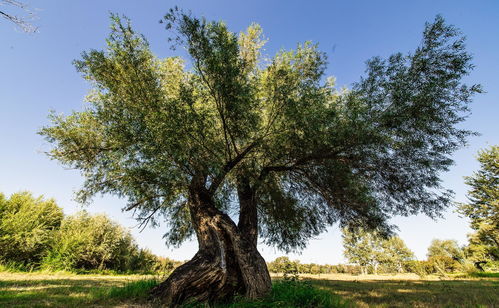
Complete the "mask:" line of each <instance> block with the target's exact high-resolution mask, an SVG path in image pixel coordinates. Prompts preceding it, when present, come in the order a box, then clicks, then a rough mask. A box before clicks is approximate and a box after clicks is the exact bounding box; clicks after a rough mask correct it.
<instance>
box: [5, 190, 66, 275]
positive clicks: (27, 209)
mask: <svg viewBox="0 0 499 308" xmlns="http://www.w3.org/2000/svg"><path fill="white" fill-rule="evenodd" d="M62 219H63V212H62V209H61V208H60V207H58V206H57V204H56V203H55V201H54V200H53V199H49V200H45V199H43V196H40V197H38V198H35V197H33V195H32V194H31V193H29V192H20V193H15V194H13V195H12V196H11V197H10V198H9V199H6V198H5V197H4V195H3V194H0V261H1V262H2V263H9V264H13V263H16V264H17V265H16V266H17V267H23V266H24V267H30V268H32V267H36V266H37V265H38V264H39V262H40V261H41V260H42V258H43V257H44V256H45V255H46V254H47V250H48V249H49V248H50V246H51V244H52V239H53V237H54V232H56V230H57V228H59V225H60V224H61V221H62Z"/></svg>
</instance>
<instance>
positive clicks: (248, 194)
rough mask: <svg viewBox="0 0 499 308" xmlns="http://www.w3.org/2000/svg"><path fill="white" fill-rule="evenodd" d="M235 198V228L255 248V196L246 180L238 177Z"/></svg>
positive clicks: (256, 217)
mask: <svg viewBox="0 0 499 308" xmlns="http://www.w3.org/2000/svg"><path fill="white" fill-rule="evenodd" d="M237 196H238V199H239V222H238V223H237V227H238V228H239V230H241V233H243V234H245V236H246V238H247V239H248V240H249V241H250V242H251V243H253V245H254V246H255V247H256V245H257V243H258V214H257V208H256V194H255V191H254V189H253V188H252V187H251V185H250V182H249V179H248V178H246V177H240V178H239V179H238V185H237Z"/></svg>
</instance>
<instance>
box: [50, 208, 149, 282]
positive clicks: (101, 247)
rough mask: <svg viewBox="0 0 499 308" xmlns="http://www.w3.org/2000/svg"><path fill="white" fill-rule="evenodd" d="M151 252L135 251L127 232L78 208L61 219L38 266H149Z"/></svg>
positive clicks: (105, 219) (54, 268) (130, 267)
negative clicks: (76, 211) (50, 243)
mask: <svg viewBox="0 0 499 308" xmlns="http://www.w3.org/2000/svg"><path fill="white" fill-rule="evenodd" d="M151 255H152V254H151V253H150V252H146V251H144V250H139V249H138V247H137V244H136V243H135V241H134V240H133V238H132V235H131V234H130V232H129V231H128V230H126V229H125V228H123V227H122V226H120V225H119V224H117V223H115V222H113V221H112V220H110V219H109V218H108V217H107V216H105V215H90V214H88V213H87V212H85V211H82V212H79V213H77V214H75V215H72V216H68V217H66V218H65V219H64V220H63V221H62V223H61V227H60V229H59V230H58V231H57V232H56V233H55V237H54V242H53V245H52V249H51V250H50V252H49V253H48V255H47V256H46V258H45V259H44V260H43V264H42V267H43V268H44V269H49V270H74V269H85V270H92V269H98V270H114V271H120V272H124V271H130V270H136V269H138V268H139V267H152V266H153V264H154V263H155V260H151V259H153V257H152V256H151Z"/></svg>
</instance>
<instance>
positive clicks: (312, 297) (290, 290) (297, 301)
mask: <svg viewBox="0 0 499 308" xmlns="http://www.w3.org/2000/svg"><path fill="white" fill-rule="evenodd" d="M184 307H185V308H198V307H205V305H203V304H190V305H185V306H184ZM212 307H213V308H272V307H281V308H312V307H313V308H343V307H353V306H352V304H350V303H349V302H347V301H344V300H343V299H342V298H341V297H340V296H338V295H334V294H333V293H331V292H330V291H327V290H321V289H319V288H316V287H314V286H313V285H312V284H311V283H309V282H306V281H284V280H281V281H274V283H273V285H272V292H271V294H270V295H269V296H268V297H267V298H264V299H261V300H257V301H255V300H253V301H248V300H245V299H242V298H241V299H236V300H235V301H234V302H233V303H229V304H216V305H213V306H212Z"/></svg>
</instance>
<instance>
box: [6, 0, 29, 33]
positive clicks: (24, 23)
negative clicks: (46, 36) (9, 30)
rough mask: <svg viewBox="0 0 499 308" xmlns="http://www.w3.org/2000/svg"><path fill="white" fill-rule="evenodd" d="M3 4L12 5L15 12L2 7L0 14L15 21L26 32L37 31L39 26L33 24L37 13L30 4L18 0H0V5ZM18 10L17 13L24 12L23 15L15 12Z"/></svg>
mask: <svg viewBox="0 0 499 308" xmlns="http://www.w3.org/2000/svg"><path fill="white" fill-rule="evenodd" d="M2 6H7V7H10V8H11V9H13V11H14V13H10V12H9V11H8V10H4V9H0V16H2V17H3V18H5V19H7V20H8V21H11V22H13V23H14V24H15V25H16V26H17V27H19V28H20V29H22V30H23V31H25V32H36V31H37V30H38V28H37V27H35V26H33V25H32V24H31V21H32V20H33V19H35V17H36V15H35V14H34V13H33V12H32V11H31V10H30V8H29V7H28V5H26V4H24V3H23V2H21V1H16V0H0V7H2ZM16 11H17V13H22V15H19V14H17V13H15V12H16Z"/></svg>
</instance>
